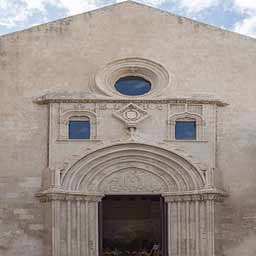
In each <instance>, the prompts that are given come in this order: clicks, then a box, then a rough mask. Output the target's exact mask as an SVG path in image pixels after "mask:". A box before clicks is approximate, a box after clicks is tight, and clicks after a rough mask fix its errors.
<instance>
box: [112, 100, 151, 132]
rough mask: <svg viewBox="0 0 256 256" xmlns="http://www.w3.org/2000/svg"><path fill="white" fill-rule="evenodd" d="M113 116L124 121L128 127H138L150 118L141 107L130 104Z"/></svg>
mask: <svg viewBox="0 0 256 256" xmlns="http://www.w3.org/2000/svg"><path fill="white" fill-rule="evenodd" d="M113 115H114V116H115V117H116V118H118V119H119V120H121V121H123V122H124V123H125V124H126V126H127V127H136V125H137V124H138V123H140V122H142V121H143V120H144V119H146V118H147V117H149V115H148V113H147V112H146V111H145V110H143V109H142V108H140V107H139V106H137V105H135V104H133V103H130V104H128V105H126V106H124V107H122V108H121V109H120V110H118V111H117V112H116V113H113Z"/></svg>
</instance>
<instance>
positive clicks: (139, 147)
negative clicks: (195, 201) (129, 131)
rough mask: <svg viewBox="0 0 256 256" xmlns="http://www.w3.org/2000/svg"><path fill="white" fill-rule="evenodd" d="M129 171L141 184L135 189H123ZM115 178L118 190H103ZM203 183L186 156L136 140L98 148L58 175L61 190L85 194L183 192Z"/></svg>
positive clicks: (201, 185)
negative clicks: (135, 141)
mask: <svg viewBox="0 0 256 256" xmlns="http://www.w3.org/2000/svg"><path fill="white" fill-rule="evenodd" d="M129 172H131V173H132V172H133V173H134V172H135V173H136V175H137V182H138V184H140V186H137V187H136V189H134V188H129V187H126V188H125V185H124V184H125V181H124V180H125V179H128V176H129ZM109 177H111V179H110V178H109ZM117 179H119V181H120V182H119V183H118V184H119V185H118V186H119V188H120V189H119V191H111V189H110V190H109V189H106V187H107V185H106V184H109V182H111V181H113V180H117ZM152 184H153V185H152ZM159 184H161V186H162V188H161V189H160V190H159ZM204 186H205V178H204V175H203V173H202V172H201V171H200V170H199V169H198V168H197V167H196V166H194V165H193V164H192V163H190V162H189V161H188V160H186V159H185V158H183V157H181V156H180V155H178V154H176V153H174V152H171V151H169V150H166V149H163V148H160V147H157V146H151V145H146V144H139V143H127V144H116V145H112V146H108V147H104V148H101V149H98V150H96V151H94V152H92V153H89V154H88V155H86V156H85V157H83V158H82V159H80V160H79V161H78V162H77V163H75V164H74V165H73V166H72V167H71V168H70V169H68V170H67V171H65V172H64V173H63V174H62V177H61V188H62V189H64V190H68V191H81V192H86V193H87V192H88V193H89V192H99V193H100V192H105V193H108V192H109V193H112V192H113V193H114V192H119V193H122V192H123V193H132V191H133V190H134V191H133V192H134V193H138V192H141V193H143V192H144V193H149V192H152V193H159V192H161V193H162V192H168V191H169V192H174V191H180V192H182V191H193V190H200V189H203V187H204ZM149 187H152V189H151V190H150V189H148V188H149ZM157 188H158V189H157Z"/></svg>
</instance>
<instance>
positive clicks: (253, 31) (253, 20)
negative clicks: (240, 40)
mask: <svg viewBox="0 0 256 256" xmlns="http://www.w3.org/2000/svg"><path fill="white" fill-rule="evenodd" d="M234 31H235V32H237V33H240V34H244V35H247V36H251V37H255V38H256V16H253V17H248V18H246V19H244V20H243V21H241V22H237V23H236V24H235V26H234Z"/></svg>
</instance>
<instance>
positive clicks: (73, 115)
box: [59, 109, 97, 140]
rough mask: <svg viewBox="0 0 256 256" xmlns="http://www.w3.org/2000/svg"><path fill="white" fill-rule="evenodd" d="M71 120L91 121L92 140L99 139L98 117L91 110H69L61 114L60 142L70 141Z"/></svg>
mask: <svg viewBox="0 0 256 256" xmlns="http://www.w3.org/2000/svg"><path fill="white" fill-rule="evenodd" d="M71 120H81V121H83V120H89V121H90V129H91V130H90V135H91V137H90V139H92V140H95V139H97V115H96V113H94V112H92V111H89V110H75V109H73V110H69V111H66V112H64V113H61V114H60V121H59V123H60V131H59V140H68V129H69V121H71Z"/></svg>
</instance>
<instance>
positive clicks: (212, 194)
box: [162, 188, 228, 202]
mask: <svg viewBox="0 0 256 256" xmlns="http://www.w3.org/2000/svg"><path fill="white" fill-rule="evenodd" d="M162 196H163V197H164V199H165V201H166V202H184V201H207V200H212V201H217V202H222V201H223V200H224V198H225V197H227V196H228V193H227V192H225V191H224V190H221V189H215V188H211V189H202V190H194V191H184V192H166V193H163V194H162Z"/></svg>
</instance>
